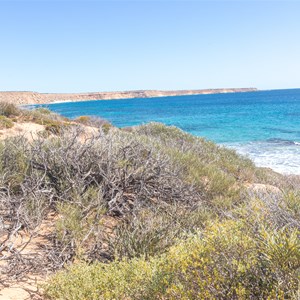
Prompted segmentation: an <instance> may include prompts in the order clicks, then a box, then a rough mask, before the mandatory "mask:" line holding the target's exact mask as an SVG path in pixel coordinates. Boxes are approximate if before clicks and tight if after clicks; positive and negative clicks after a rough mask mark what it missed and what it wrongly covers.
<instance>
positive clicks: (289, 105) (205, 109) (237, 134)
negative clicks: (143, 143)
mask: <svg viewBox="0 0 300 300" xmlns="http://www.w3.org/2000/svg"><path fill="white" fill-rule="evenodd" d="M38 106H41V105H36V106H35V107H38ZM42 106H45V105H42ZM46 107H48V108H49V109H51V110H52V111H54V112H57V113H59V114H62V115H64V116H66V117H69V118H76V117H79V116H82V115H90V116H99V117H101V118H104V119H107V120H108V121H110V122H111V123H112V124H113V125H115V126H117V127H127V126H134V125H140V124H145V123H148V122H153V121H154V122H161V123H164V124H166V125H174V126H177V127H179V128H181V129H183V130H185V131H187V132H189V133H191V134H194V135H197V136H201V137H205V138H207V139H209V140H212V141H214V142H216V143H218V144H220V145H224V146H226V147H230V148H233V149H235V150H236V151H237V152H238V153H240V154H242V155H245V156H247V157H249V158H251V159H252V160H253V161H254V162H255V164H256V165H258V166H263V167H269V168H272V169H274V170H275V171H278V172H281V173H286V174H300V89H289V90H271V91H258V92H247V93H228V94H211V95H189V96H171V97H158V98H135V99H120V100H103V101H83V102H62V103H53V104H48V105H46Z"/></svg>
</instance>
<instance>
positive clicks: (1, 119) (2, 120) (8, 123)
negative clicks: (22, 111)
mask: <svg viewBox="0 0 300 300" xmlns="http://www.w3.org/2000/svg"><path fill="white" fill-rule="evenodd" d="M13 126H14V122H13V121H12V120H11V119H9V118H7V117H5V116H0V129H7V128H12V127H13Z"/></svg>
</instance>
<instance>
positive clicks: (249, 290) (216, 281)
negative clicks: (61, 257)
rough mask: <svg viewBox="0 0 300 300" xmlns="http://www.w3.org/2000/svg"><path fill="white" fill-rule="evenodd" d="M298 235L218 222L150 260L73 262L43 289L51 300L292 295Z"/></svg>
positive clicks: (296, 277)
mask: <svg viewBox="0 0 300 300" xmlns="http://www.w3.org/2000/svg"><path fill="white" fill-rule="evenodd" d="M298 234H299V232H298V231H293V232H291V233H287V232H286V231H285V230H280V231H276V232H274V231H272V230H269V229H266V228H264V227H263V226H261V227H260V228H259V230H258V231H257V232H256V233H255V234H253V232H251V230H248V229H247V228H246V227H245V226H244V225H243V223H241V222H236V221H226V222H223V223H216V224H213V225H212V226H209V227H208V228H207V229H206V230H205V231H203V232H200V233H199V234H197V235H194V236H191V237H190V238H188V239H187V240H185V241H183V242H180V243H179V244H178V245H176V246H174V247H172V248H171V249H170V250H169V251H168V252H167V253H166V254H165V255H163V256H160V257H156V258H154V259H150V260H149V261H146V260H145V259H144V258H143V257H141V258H139V259H136V258H134V259H132V260H123V261H116V262H114V263H111V264H101V263H95V264H92V265H90V266H88V265H86V264H79V265H74V266H72V267H71V268H69V269H68V270H67V271H64V272H60V273H58V274H57V275H55V276H54V277H53V278H52V279H51V280H50V282H49V285H47V286H46V290H45V291H46V294H47V295H48V296H50V298H52V299H82V298H84V299H87V300H89V299H291V298H292V297H293V294H295V293H297V291H298V285H299V280H300V277H299V270H300V265H299V258H300V242H299V239H298V238H297V235H298Z"/></svg>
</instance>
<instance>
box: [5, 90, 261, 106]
mask: <svg viewBox="0 0 300 300" xmlns="http://www.w3.org/2000/svg"><path fill="white" fill-rule="evenodd" d="M257 91H258V89H257V88H222V89H201V90H175V91H163V90H140V91H121V92H91V93H89V92H87V93H38V92H30V91H21V92H18V91H3V92H1V91H0V102H11V103H14V104H15V105H37V104H53V103H64V102H83V101H103V100H121V99H135V98H156V97H171V96H189V95H210V94H227V93H245V92H257Z"/></svg>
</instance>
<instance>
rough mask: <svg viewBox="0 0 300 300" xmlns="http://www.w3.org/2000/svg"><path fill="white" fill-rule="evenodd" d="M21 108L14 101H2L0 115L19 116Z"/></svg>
mask: <svg viewBox="0 0 300 300" xmlns="http://www.w3.org/2000/svg"><path fill="white" fill-rule="evenodd" d="M19 114H20V110H19V109H18V108H17V107H16V106H15V105H14V104H12V103H9V102H0V115H1V116H5V117H11V116H18V115H19Z"/></svg>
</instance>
